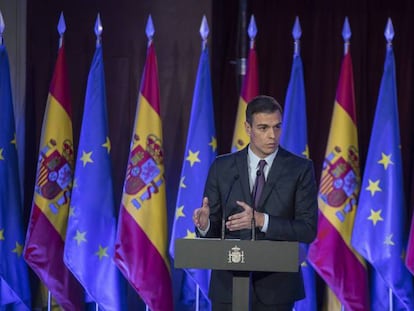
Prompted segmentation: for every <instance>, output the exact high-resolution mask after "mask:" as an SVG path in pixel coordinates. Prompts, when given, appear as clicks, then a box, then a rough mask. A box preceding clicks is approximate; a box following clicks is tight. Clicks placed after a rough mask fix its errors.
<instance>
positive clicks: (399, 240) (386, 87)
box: [351, 45, 414, 310]
mask: <svg viewBox="0 0 414 311" xmlns="http://www.w3.org/2000/svg"><path fill="white" fill-rule="evenodd" d="M403 189H404V187H403V174H402V157H401V145H400V130H399V124H398V104H397V86H396V78H395V61H394V53H393V50H392V46H391V45H389V46H388V47H387V54H386V58H385V64H384V73H383V76H382V80H381V86H380V90H379V95H378V102H377V109H376V112H375V118H374V124H373V127H372V132H371V141H370V145H369V150H368V156H367V161H366V166H365V172H364V177H363V180H362V187H361V194H360V198H359V208H358V210H357V212H356V219H355V224H354V230H353V233H352V241H351V242H352V245H353V246H354V248H355V249H356V250H357V251H358V252H359V253H360V254H361V255H362V256H363V257H365V259H366V260H367V261H368V262H369V263H371V265H372V266H373V267H374V269H375V271H376V273H377V275H376V276H375V280H376V281H377V282H383V283H384V285H381V284H379V285H376V286H374V287H373V288H377V289H380V288H384V287H386V288H387V289H388V293H389V292H390V291H391V292H392V294H393V298H394V300H396V301H395V302H394V303H393V305H394V307H395V306H398V305H403V306H404V307H405V309H407V310H414V293H413V285H412V278H411V274H410V273H409V271H408V270H407V268H406V267H405V265H404V254H405V247H406V245H407V241H406V236H407V234H406V232H405V227H406V226H405V215H406V207H405V203H404V193H403V192H404V191H403ZM372 296H373V297H376V298H377V299H381V300H382V301H378V302H375V301H373V302H372V304H373V305H375V306H376V309H375V310H380V309H379V308H377V307H379V306H380V305H383V306H386V310H389V309H390V305H389V301H391V299H389V295H387V294H385V295H383V294H375V293H374V294H373V295H372ZM395 310H397V309H395Z"/></svg>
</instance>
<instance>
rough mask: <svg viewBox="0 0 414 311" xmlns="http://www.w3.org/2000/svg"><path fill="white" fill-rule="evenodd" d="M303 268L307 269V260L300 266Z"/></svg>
mask: <svg viewBox="0 0 414 311" xmlns="http://www.w3.org/2000/svg"><path fill="white" fill-rule="evenodd" d="M300 265H301V266H302V267H307V266H308V263H307V262H306V259H305V260H304V261H303V262H302V263H301V264H300Z"/></svg>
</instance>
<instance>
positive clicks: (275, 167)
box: [258, 147, 287, 210]
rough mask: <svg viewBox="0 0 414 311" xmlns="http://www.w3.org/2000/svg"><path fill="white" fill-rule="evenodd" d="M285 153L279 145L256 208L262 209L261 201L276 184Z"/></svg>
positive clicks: (282, 167)
mask: <svg viewBox="0 0 414 311" xmlns="http://www.w3.org/2000/svg"><path fill="white" fill-rule="evenodd" d="M286 156H287V153H286V151H285V150H284V149H282V148H281V147H279V150H278V152H277V155H276V158H275V159H274V161H273V163H272V167H271V168H270V172H269V175H268V176H267V180H266V183H265V186H264V188H263V192H262V196H261V198H260V201H259V206H258V210H262V208H261V207H262V205H263V202H265V201H266V199H267V197H268V196H269V195H270V193H271V192H272V188H273V187H275V186H276V183H277V181H278V180H279V176H280V174H281V172H282V171H283V170H284V169H285V168H286V165H285V161H286Z"/></svg>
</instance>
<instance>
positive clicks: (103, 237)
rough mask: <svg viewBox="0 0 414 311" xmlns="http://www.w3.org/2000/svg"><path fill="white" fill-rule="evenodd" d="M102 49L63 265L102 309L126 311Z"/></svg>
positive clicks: (89, 94) (93, 73) (94, 68)
mask: <svg viewBox="0 0 414 311" xmlns="http://www.w3.org/2000/svg"><path fill="white" fill-rule="evenodd" d="M110 150H111V143H110V140H109V137H108V125H107V112H106V94H105V76H104V64H103V57H102V46H101V45H99V46H97V48H96V51H95V55H94V58H93V60H92V65H91V68H90V72H89V77H88V85H87V87H86V97H85V106H84V112H83V120H82V128H81V134H80V139H79V147H78V155H77V157H76V166H75V174H74V176H75V177H74V186H73V191H72V198H71V206H70V211H69V220H68V227H67V232H66V243H65V253H64V261H65V264H66V266H67V267H68V268H69V269H70V270H71V271H72V273H73V274H74V275H75V276H76V278H77V279H78V280H79V282H80V283H81V284H82V286H83V287H84V289H85V291H86V292H87V294H88V295H89V296H90V297H91V298H92V299H93V300H94V301H95V302H96V303H97V304H98V305H99V307H100V309H102V310H114V311H115V310H122V308H123V295H122V293H121V292H122V279H121V275H120V272H119V271H118V269H117V267H116V266H115V264H114V262H113V260H112V258H113V255H114V244H115V234H116V218H115V210H114V195H113V186H112V174H111V169H112V168H111V159H110Z"/></svg>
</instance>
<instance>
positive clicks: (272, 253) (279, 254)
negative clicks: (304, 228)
mask: <svg viewBox="0 0 414 311" xmlns="http://www.w3.org/2000/svg"><path fill="white" fill-rule="evenodd" d="M174 254H175V257H174V264H175V267H176V268H186V269H190V268H195V269H212V270H232V271H240V273H236V274H235V275H234V276H233V297H232V300H233V307H232V310H233V311H236V310H237V311H244V310H246V311H248V310H249V284H250V279H249V272H250V271H267V272H297V271H298V269H299V243H298V242H287V241H267V240H256V241H251V240H220V239H205V238H197V239H177V240H175V253H174Z"/></svg>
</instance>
